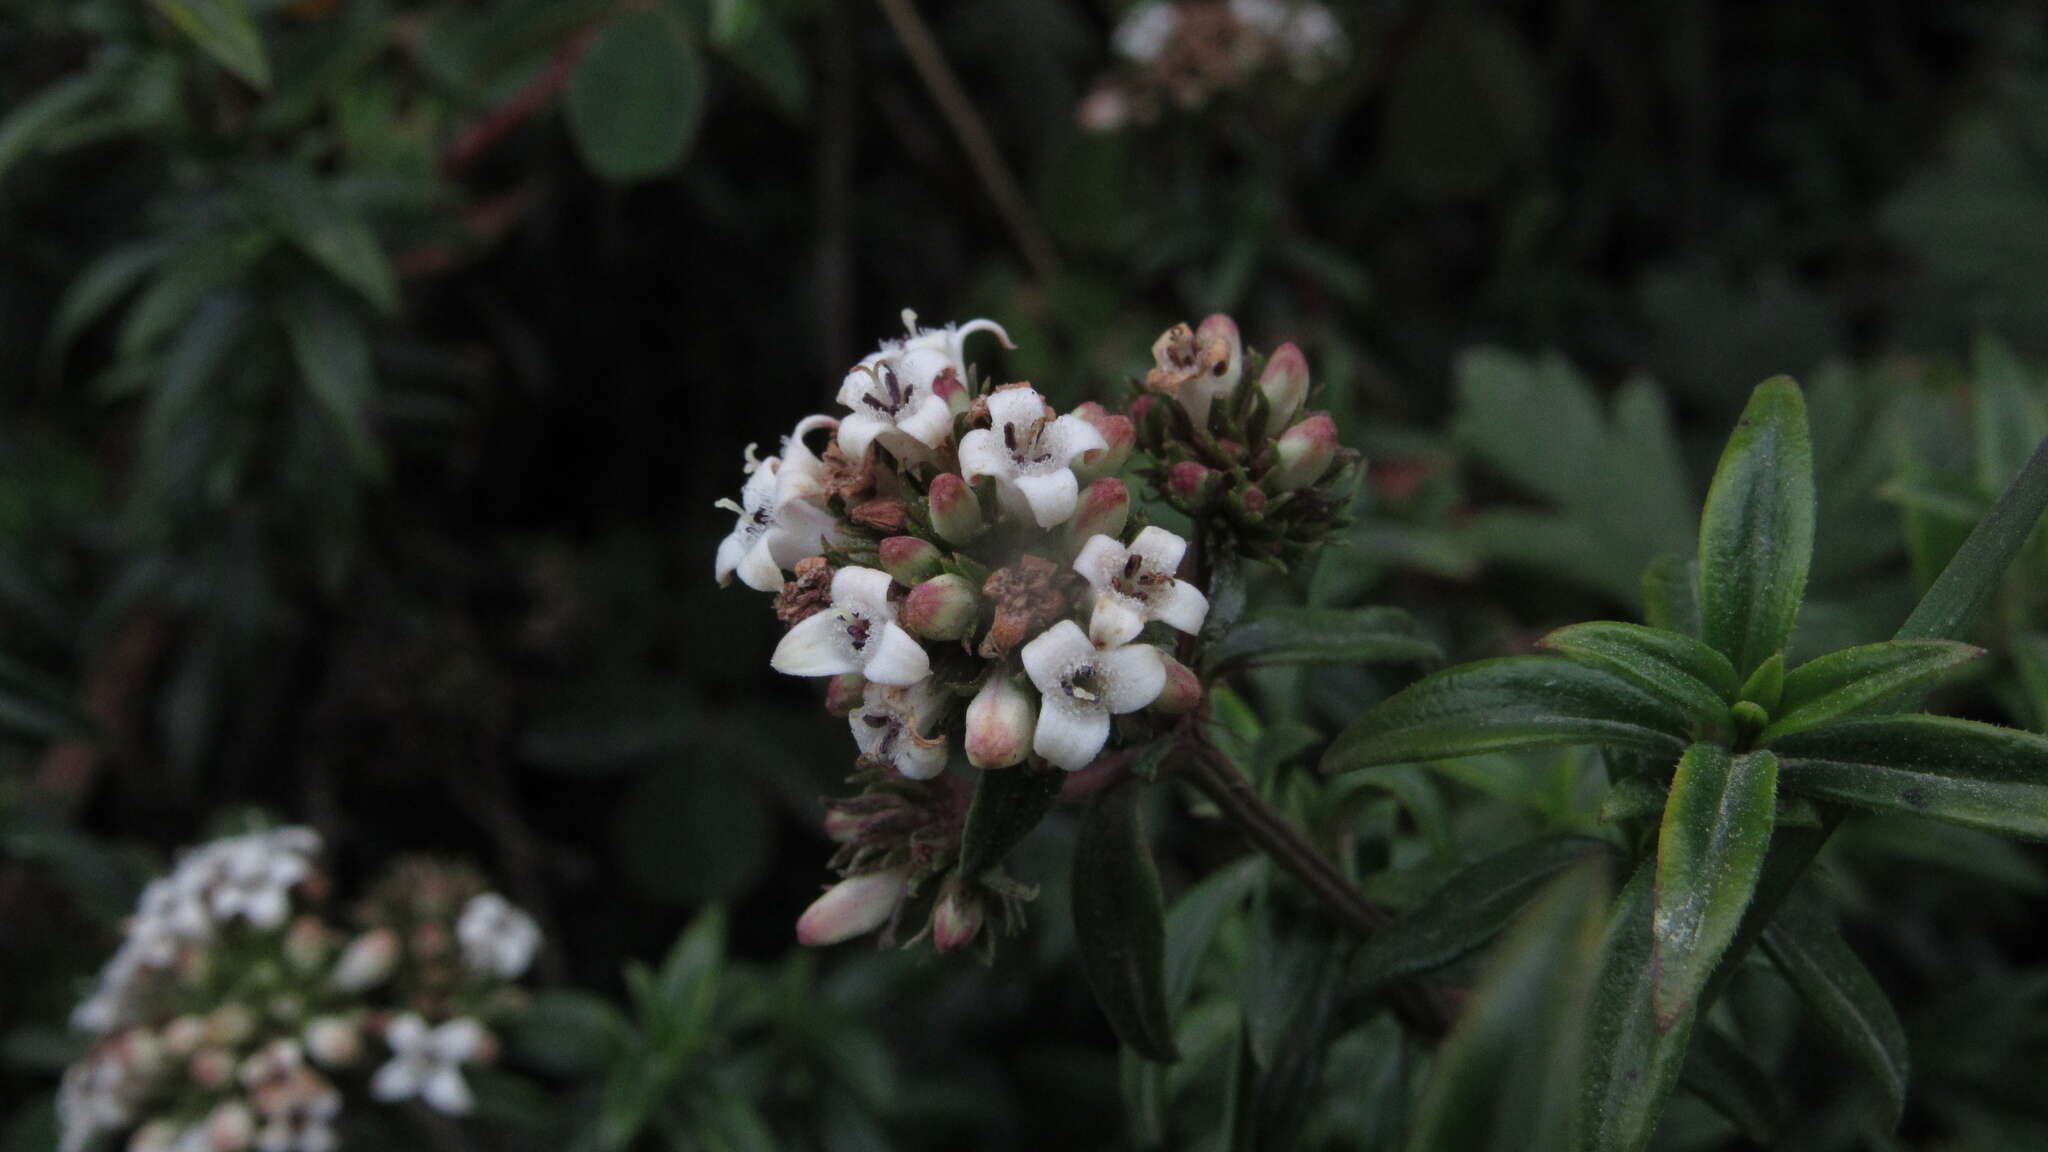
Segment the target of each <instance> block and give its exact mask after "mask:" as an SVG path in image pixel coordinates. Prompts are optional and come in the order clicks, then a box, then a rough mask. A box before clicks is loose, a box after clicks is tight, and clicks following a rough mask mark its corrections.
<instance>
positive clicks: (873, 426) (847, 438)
mask: <svg viewBox="0 0 2048 1152" xmlns="http://www.w3.org/2000/svg"><path fill="white" fill-rule="evenodd" d="M895 427H896V426H895V425H894V424H891V423H889V422H888V421H887V420H884V419H883V418H881V417H880V416H877V415H875V414H874V413H872V412H862V411H859V410H855V411H854V413H853V414H852V415H851V416H848V417H847V418H846V419H844V420H841V421H840V422H839V450H840V451H841V452H844V453H846V454H847V455H848V456H850V457H852V458H853V459H855V460H858V459H860V458H861V457H863V456H866V455H867V454H868V446H869V445H871V444H873V443H874V442H875V437H877V436H880V435H881V434H882V433H884V432H887V431H890V430H891V429H893V428H895Z"/></svg>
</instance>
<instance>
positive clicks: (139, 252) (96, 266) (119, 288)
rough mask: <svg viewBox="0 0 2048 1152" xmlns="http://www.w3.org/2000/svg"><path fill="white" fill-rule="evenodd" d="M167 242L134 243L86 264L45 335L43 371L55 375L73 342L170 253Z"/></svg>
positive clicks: (62, 301) (61, 300) (47, 374)
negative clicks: (165, 243) (164, 243)
mask: <svg viewBox="0 0 2048 1152" xmlns="http://www.w3.org/2000/svg"><path fill="white" fill-rule="evenodd" d="M170 251H171V250H170V248H169V247H167V246H166V245H163V244H157V243H147V244H130V245H126V246H124V247H120V248H115V249H113V250H112V251H110V252H107V253H105V254H104V255H102V256H100V257H98V258H97V259H95V260H94V261H93V262H92V263H91V264H89V265H87V266H86V269H85V271H84V272H81V273H79V274H78V276H77V278H75V279H73V280H72V281H71V284H70V286H69V287H67V288H65V289H64V295H63V297H62V298H61V299H60V300H59V301H58V302H57V312H56V315H55V316H54V317H53V318H52V319H51V321H50V327H49V333H48V335H46V336H45V337H44V338H43V374H44V376H46V377H55V376H56V374H57V370H58V369H59V368H61V367H63V364H64V357H65V356H66V355H67V354H68V353H69V352H70V351H71V345H72V344H73V343H74V342H76V341H77V339H78V338H79V336H81V335H83V334H84V333H85V330H86V329H87V328H89V327H91V326H92V325H93V323H94V322H95V321H97V320H99V319H100V318H101V317H102V316H104V315H106V313H107V310H108V309H109V308H112V307H113V306H114V303H115V301H117V300H119V299H120V298H121V297H123V296H125V295H127V294H128V293H129V292H130V291H133V290H134V289H135V287H136V286H137V285H139V284H141V283H142V280H143V278H144V277H146V276H148V275H149V274H150V272H152V271H154V270H155V269H156V268H157V266H158V265H160V264H162V263H163V262H164V258H165V257H166V256H168V255H170Z"/></svg>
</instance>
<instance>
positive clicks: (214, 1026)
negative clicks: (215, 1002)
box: [206, 1001, 256, 1048]
mask: <svg viewBox="0 0 2048 1152" xmlns="http://www.w3.org/2000/svg"><path fill="white" fill-rule="evenodd" d="M255 1031H256V1014H255V1013H253V1012H251V1011H249V1009H248V1007H247V1006H245V1005H242V1004H239V1003H235V1002H232V1001H231V1002H229V1003H226V1004H223V1005H221V1006H220V1007H218V1008H215V1009H214V1010H213V1011H212V1012H209V1013H207V1015H206V1042H207V1043H209V1044H219V1045H222V1046H224V1047H229V1048H232V1047H234V1046H235V1045H237V1044H240V1043H241V1042H242V1041H244V1040H247V1039H248V1038H249V1037H250V1036H251V1035H252V1034H253V1033H254V1032H255Z"/></svg>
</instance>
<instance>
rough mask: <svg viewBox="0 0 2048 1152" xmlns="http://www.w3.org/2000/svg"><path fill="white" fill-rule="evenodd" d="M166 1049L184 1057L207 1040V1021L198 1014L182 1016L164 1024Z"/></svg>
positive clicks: (174, 1054)
mask: <svg viewBox="0 0 2048 1152" xmlns="http://www.w3.org/2000/svg"><path fill="white" fill-rule="evenodd" d="M163 1040H164V1051H166V1052H168V1053H170V1054H171V1055H172V1056H175V1057H177V1058H179V1059H181V1060H182V1059H184V1058H185V1057H187V1056H190V1055H191V1054H192V1053H194V1052H197V1051H198V1050H199V1046H200V1045H201V1044H203V1043H205V1042H206V1021H205V1020H203V1019H201V1018H199V1017H197V1016H180V1017H178V1018H177V1019H175V1020H173V1021H171V1022H170V1023H169V1024H166V1025H164V1035H163Z"/></svg>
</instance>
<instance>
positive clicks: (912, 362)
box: [839, 308, 1015, 460]
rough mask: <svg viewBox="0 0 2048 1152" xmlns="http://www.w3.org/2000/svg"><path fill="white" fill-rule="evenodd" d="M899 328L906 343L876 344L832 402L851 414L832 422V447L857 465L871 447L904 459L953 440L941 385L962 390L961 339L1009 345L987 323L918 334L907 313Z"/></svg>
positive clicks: (964, 383) (924, 330)
mask: <svg viewBox="0 0 2048 1152" xmlns="http://www.w3.org/2000/svg"><path fill="white" fill-rule="evenodd" d="M903 326H904V328H906V329H908V330H909V335H908V336H907V337H905V338H904V339H901V340H885V341H883V342H882V346H881V348H880V349H878V350H876V351H874V352H871V353H869V354H868V355H867V356H866V357H865V358H864V359H862V360H861V362H860V363H858V364H856V365H854V366H853V370H852V371H850V372H848V373H847V374H846V379H845V380H844V381H842V382H841V383H840V385H839V402H840V403H841V404H844V405H846V406H847V407H848V408H851V409H853V414H852V415H850V416H847V417H846V418H844V419H843V420H841V421H840V422H839V449H840V451H842V452H844V453H846V454H847V455H848V456H850V457H852V458H854V459H856V460H858V459H860V458H861V457H863V456H866V455H867V451H868V447H869V446H870V445H872V444H876V443H879V444H881V446H882V447H884V448H887V449H888V450H889V451H891V452H893V453H895V454H896V455H897V456H898V457H899V458H904V459H916V458H919V457H922V456H925V455H927V454H928V452H929V450H931V449H935V448H938V447H940V446H942V445H944V444H945V443H946V442H947V441H948V440H951V439H952V438H953V409H952V407H951V405H950V404H949V403H948V401H947V396H946V394H945V391H944V387H945V382H946V381H948V380H950V381H951V384H950V386H951V387H952V388H955V389H964V388H965V387H966V386H967V360H966V346H967V338H968V337H969V336H972V335H974V334H975V333H976V332H993V333H995V334H996V339H998V340H1000V341H1002V344H1003V347H1005V348H1012V347H1015V345H1013V344H1011V343H1010V334H1009V333H1007V332H1005V331H1003V326H1002V325H1000V324H998V323H996V322H995V321H993V320H974V321H970V322H968V323H967V324H964V325H955V324H948V325H946V326H945V327H944V328H919V327H918V326H917V314H916V313H915V312H912V311H910V310H909V309H907V308H906V309H904V311H903Z"/></svg>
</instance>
